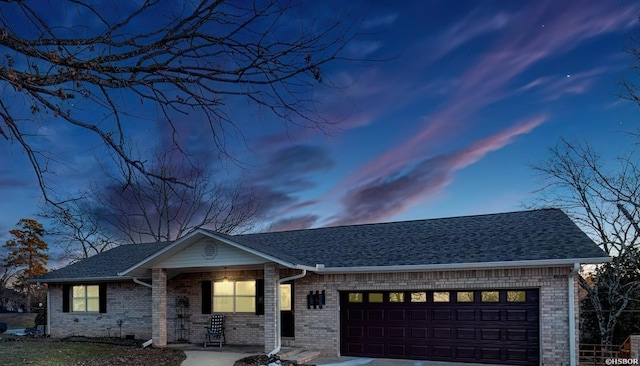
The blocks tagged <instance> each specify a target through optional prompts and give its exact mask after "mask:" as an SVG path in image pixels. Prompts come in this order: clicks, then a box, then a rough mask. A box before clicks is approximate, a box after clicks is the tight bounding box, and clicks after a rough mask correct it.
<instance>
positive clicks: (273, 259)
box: [118, 229, 297, 276]
mask: <svg viewBox="0 0 640 366" xmlns="http://www.w3.org/2000/svg"><path fill="white" fill-rule="evenodd" d="M198 234H200V235H204V236H207V237H210V238H212V239H216V240H218V241H220V242H223V243H225V244H228V245H230V246H232V247H235V248H237V249H241V250H244V251H246V252H248V253H251V254H254V255H257V256H259V257H262V258H264V259H267V260H269V261H271V262H275V263H278V264H280V265H282V266H285V267H288V268H296V267H297V266H296V264H294V263H289V262H287V261H284V260H282V259H280V258H276V257H274V256H272V255H269V254H266V253H262V252H259V251H257V250H254V249H251V248H249V247H246V246H244V245H242V244H239V243H236V242H234V241H232V240H228V239H226V238H223V237H221V236H219V235H216V234H214V233H212V232H210V231H207V230H201V229H198V230H196V231H194V232H193V233H191V234H189V235H187V236H185V237H183V238H181V239H178V240H176V241H175V242H173V243H172V244H169V245H167V246H166V247H164V248H162V249H161V250H159V251H157V252H155V253H153V254H152V255H150V256H148V257H147V258H145V259H143V260H142V261H140V262H138V263H136V264H134V265H133V266H131V267H129V268H127V269H125V270H124V271H121V272H118V276H126V275H129V274H130V273H131V272H133V271H134V270H136V269H137V268H140V267H142V266H144V265H145V264H147V263H149V262H151V261H152V260H154V259H156V258H158V257H160V256H161V255H163V254H164V253H166V252H168V251H170V250H172V249H173V248H175V247H177V246H179V245H181V244H182V243H183V242H185V241H187V240H189V239H191V238H193V237H194V236H196V235H198Z"/></svg>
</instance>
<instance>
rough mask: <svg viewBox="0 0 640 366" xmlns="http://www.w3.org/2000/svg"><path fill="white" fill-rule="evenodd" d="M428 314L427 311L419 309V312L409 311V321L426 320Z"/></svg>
mask: <svg viewBox="0 0 640 366" xmlns="http://www.w3.org/2000/svg"><path fill="white" fill-rule="evenodd" d="M428 314H429V312H428V311H427V309H419V310H415V309H412V310H410V311H409V315H410V318H411V320H416V321H420V320H427V315H428Z"/></svg>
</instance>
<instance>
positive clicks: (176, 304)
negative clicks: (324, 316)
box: [122, 232, 306, 353]
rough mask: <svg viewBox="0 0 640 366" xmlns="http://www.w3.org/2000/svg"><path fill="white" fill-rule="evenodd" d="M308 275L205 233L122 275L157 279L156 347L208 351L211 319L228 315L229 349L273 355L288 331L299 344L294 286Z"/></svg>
mask: <svg viewBox="0 0 640 366" xmlns="http://www.w3.org/2000/svg"><path fill="white" fill-rule="evenodd" d="M281 273H282V274H281ZM303 273H306V271H305V270H297V269H296V268H295V266H294V265H291V264H289V263H286V262H283V261H282V260H280V259H277V258H273V257H270V256H269V255H267V254H264V253H262V252H259V251H256V250H254V249H251V248H246V247H243V246H242V245H239V244H237V243H234V242H231V241H229V240H227V239H226V238H223V237H217V236H216V235H209V233H208V232H203V233H200V234H199V235H190V236H188V237H187V238H185V240H182V241H178V242H176V243H174V244H172V245H170V246H168V247H167V248H166V249H165V250H163V251H161V252H159V253H157V254H156V255H154V256H153V257H150V258H148V259H147V260H145V262H143V263H139V264H137V265H136V266H134V267H132V268H129V269H127V270H126V271H124V272H123V273H122V274H126V275H128V276H132V277H134V278H151V283H150V284H148V283H147V285H148V286H149V287H151V289H152V296H151V298H152V307H151V311H152V314H151V315H152V339H153V345H154V346H159V347H163V346H166V345H167V344H170V343H201V344H202V343H203V342H204V338H205V328H207V327H208V326H209V323H210V318H211V315H213V314H223V315H224V316H225V338H226V343H227V344H235V345H262V346H263V347H264V352H265V353H269V352H272V351H275V352H277V350H279V348H280V346H281V344H282V343H281V339H282V335H283V332H282V330H283V329H284V335H285V336H293V329H294V324H293V322H294V317H293V303H294V302H293V297H294V293H293V291H294V288H293V283H292V281H293V280H294V279H295V278H298V277H300V276H301V275H302V274H303ZM285 276H288V277H285ZM285 281H287V282H288V283H282V282H285Z"/></svg>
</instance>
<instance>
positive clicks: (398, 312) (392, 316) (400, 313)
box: [387, 309, 407, 321]
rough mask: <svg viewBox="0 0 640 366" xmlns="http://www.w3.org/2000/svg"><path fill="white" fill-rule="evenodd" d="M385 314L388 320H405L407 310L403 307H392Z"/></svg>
mask: <svg viewBox="0 0 640 366" xmlns="http://www.w3.org/2000/svg"><path fill="white" fill-rule="evenodd" d="M387 316H388V317H389V320H390V321H405V320H407V311H406V310H404V309H393V310H389V311H388V312H387Z"/></svg>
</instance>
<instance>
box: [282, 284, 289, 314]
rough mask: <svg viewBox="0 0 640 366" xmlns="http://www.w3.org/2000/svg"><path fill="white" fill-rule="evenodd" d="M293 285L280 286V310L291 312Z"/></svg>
mask: <svg viewBox="0 0 640 366" xmlns="http://www.w3.org/2000/svg"><path fill="white" fill-rule="evenodd" d="M291 309H292V306H291V284H290V283H284V284H282V285H280V310H283V311H291Z"/></svg>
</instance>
